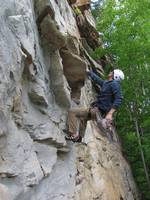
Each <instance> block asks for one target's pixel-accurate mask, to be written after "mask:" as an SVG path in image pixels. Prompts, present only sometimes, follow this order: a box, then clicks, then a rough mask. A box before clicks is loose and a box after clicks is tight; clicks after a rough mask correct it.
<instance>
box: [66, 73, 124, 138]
mask: <svg viewBox="0 0 150 200" xmlns="http://www.w3.org/2000/svg"><path fill="white" fill-rule="evenodd" d="M87 76H88V77H89V78H90V79H92V81H93V82H94V83H95V84H98V85H99V86H100V88H101V89H100V92H99V93H98V95H97V99H96V101H94V102H92V104H91V106H90V108H82V107H80V108H72V109H70V110H69V112H68V120H67V130H66V131H65V132H67V136H66V139H67V140H72V141H73V142H81V141H82V136H81V135H82V134H81V133H84V131H85V128H86V124H87V121H88V120H95V121H97V117H96V116H97V112H98V113H99V112H100V113H101V116H102V117H103V118H105V119H106V120H107V121H109V122H112V120H113V114H114V112H116V111H117V110H118V108H119V107H120V105H121V103H122V93H121V87H120V82H121V80H123V79H124V73H123V72H122V71H121V70H120V69H114V70H113V71H111V72H110V73H109V74H108V80H102V79H101V78H100V77H99V76H98V75H97V74H95V73H94V72H92V71H89V70H88V71H87Z"/></svg>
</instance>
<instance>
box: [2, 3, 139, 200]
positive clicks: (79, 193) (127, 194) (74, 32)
mask: <svg viewBox="0 0 150 200" xmlns="http://www.w3.org/2000/svg"><path fill="white" fill-rule="evenodd" d="M0 5H1V6H0V24H1V26H0V49H1V50H0V182H1V184H0V200H5V199H6V200H8V199H9V200H59V199H60V200H71V199H72V200H73V199H74V200H78V199H80V200H85V199H86V200H92V199H93V200H96V199H97V200H98V199H102V200H135V199H138V196H137V192H136V187H135V184H134V181H133V178H132V175H131V171H130V168H129V166H128V164H127V162H126V161H125V159H124V158H123V156H122V154H121V150H120V146H119V144H118V143H117V140H116V142H115V143H109V141H108V139H107V138H106V137H105V136H104V135H103V134H100V133H99V130H98V129H97V128H96V124H94V123H92V122H88V126H87V129H86V135H85V143H86V144H87V145H83V144H76V145H75V144H72V143H66V141H65V139H64V134H63V131H62V130H63V129H64V128H66V117H67V111H68V109H69V108H70V107H71V106H72V104H73V100H78V101H79V99H81V105H88V104H89V102H90V99H91V97H92V94H90V92H89V91H90V88H91V84H90V82H89V81H85V78H86V77H85V70H86V67H87V66H88V65H89V64H91V63H92V64H93V65H97V63H95V61H93V60H92V58H90V56H89V54H88V50H89V49H90V48H92V47H93V46H92V45H93V41H94V44H96V40H94V39H93V40H92V41H91V42H89V41H88V38H87V39H86V38H82V39H81V35H80V31H79V29H80V28H81V27H80V26H79V29H78V27H77V23H76V19H75V13H74V12H73V9H72V8H71V5H69V3H68V1H67V0H61V1H57V0H35V1H32V0H5V1H3V0H0ZM82 12H83V11H82ZM88 12H89V11H88ZM86 16H88V17H89V16H90V15H88V14H87V11H85V13H83V19H84V21H85V22H86V24H88V22H89V27H91V26H92V25H91V23H93V21H91V23H90V19H91V16H90V17H89V18H86ZM89 27H88V31H89V30H90V29H91V28H89ZM91 30H92V31H93V30H94V28H93V29H91ZM82 31H83V30H82ZM82 35H83V33H82ZM83 40H84V42H83ZM82 42H83V43H82ZM83 44H84V45H83ZM90 45H91V47H90ZM83 46H84V47H88V48H87V49H86V50H85V49H84V47H83ZM97 67H99V69H101V67H100V66H97ZM81 88H82V89H81ZM74 104H75V103H74Z"/></svg>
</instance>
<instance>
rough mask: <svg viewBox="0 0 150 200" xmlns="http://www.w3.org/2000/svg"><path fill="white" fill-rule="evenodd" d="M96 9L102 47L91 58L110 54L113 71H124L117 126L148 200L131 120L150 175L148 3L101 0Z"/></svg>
mask: <svg viewBox="0 0 150 200" xmlns="http://www.w3.org/2000/svg"><path fill="white" fill-rule="evenodd" d="M100 10H101V12H99V15H98V16H97V29H98V31H99V32H102V33H103V38H102V39H103V44H104V48H103V49H102V48H101V49H100V48H99V49H97V50H96V51H95V55H94V56H95V58H98V57H99V58H101V57H102V56H104V55H108V54H109V55H111V56H112V58H113V61H114V63H113V64H114V66H115V68H121V69H122V70H123V71H124V72H125V75H126V79H125V80H124V82H123V83H122V88H123V96H124V103H123V106H122V108H121V109H120V112H119V113H118V115H117V127H118V132H119V133H120V136H121V138H122V141H123V147H124V153H125V154H126V155H127V157H128V159H129V161H130V163H131V166H132V169H133V174H134V177H135V179H136V181H137V184H138V187H139V190H140V192H141V196H142V199H144V200H148V199H149V197H150V191H149V189H148V185H147V181H146V178H145V172H144V169H143V164H142V160H141V154H140V148H141V147H140V146H139V143H138V138H137V135H136V129H135V123H134V121H135V119H136V120H137V121H138V128H139V130H140V134H141V141H142V149H143V151H144V155H145V159H146V164H147V168H148V170H149V171H148V172H149V174H150V95H149V94H150V28H149V27H150V1H149V0H120V1H118V0H105V1H104V3H103V6H102V7H101V8H100Z"/></svg>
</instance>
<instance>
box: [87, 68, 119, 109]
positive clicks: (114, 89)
mask: <svg viewBox="0 0 150 200" xmlns="http://www.w3.org/2000/svg"><path fill="white" fill-rule="evenodd" d="M88 75H89V76H90V78H91V79H92V80H93V81H94V82H95V83H97V84H98V85H100V86H101V90H100V92H99V94H98V96H97V101H95V102H94V103H95V105H96V106H97V107H98V108H99V109H100V110H102V111H104V112H106V113H107V112H109V110H110V109H111V108H114V109H118V108H119V106H120V105H121V102H122V94H121V88H120V82H119V81H116V80H111V81H108V80H102V79H101V78H100V77H99V76H98V75H96V74H95V73H93V72H88Z"/></svg>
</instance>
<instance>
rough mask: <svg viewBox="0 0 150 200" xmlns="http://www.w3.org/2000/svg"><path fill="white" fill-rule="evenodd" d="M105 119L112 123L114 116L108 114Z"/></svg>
mask: <svg viewBox="0 0 150 200" xmlns="http://www.w3.org/2000/svg"><path fill="white" fill-rule="evenodd" d="M105 119H107V120H109V121H112V120H113V116H112V113H108V114H107V115H106V117H105Z"/></svg>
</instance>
